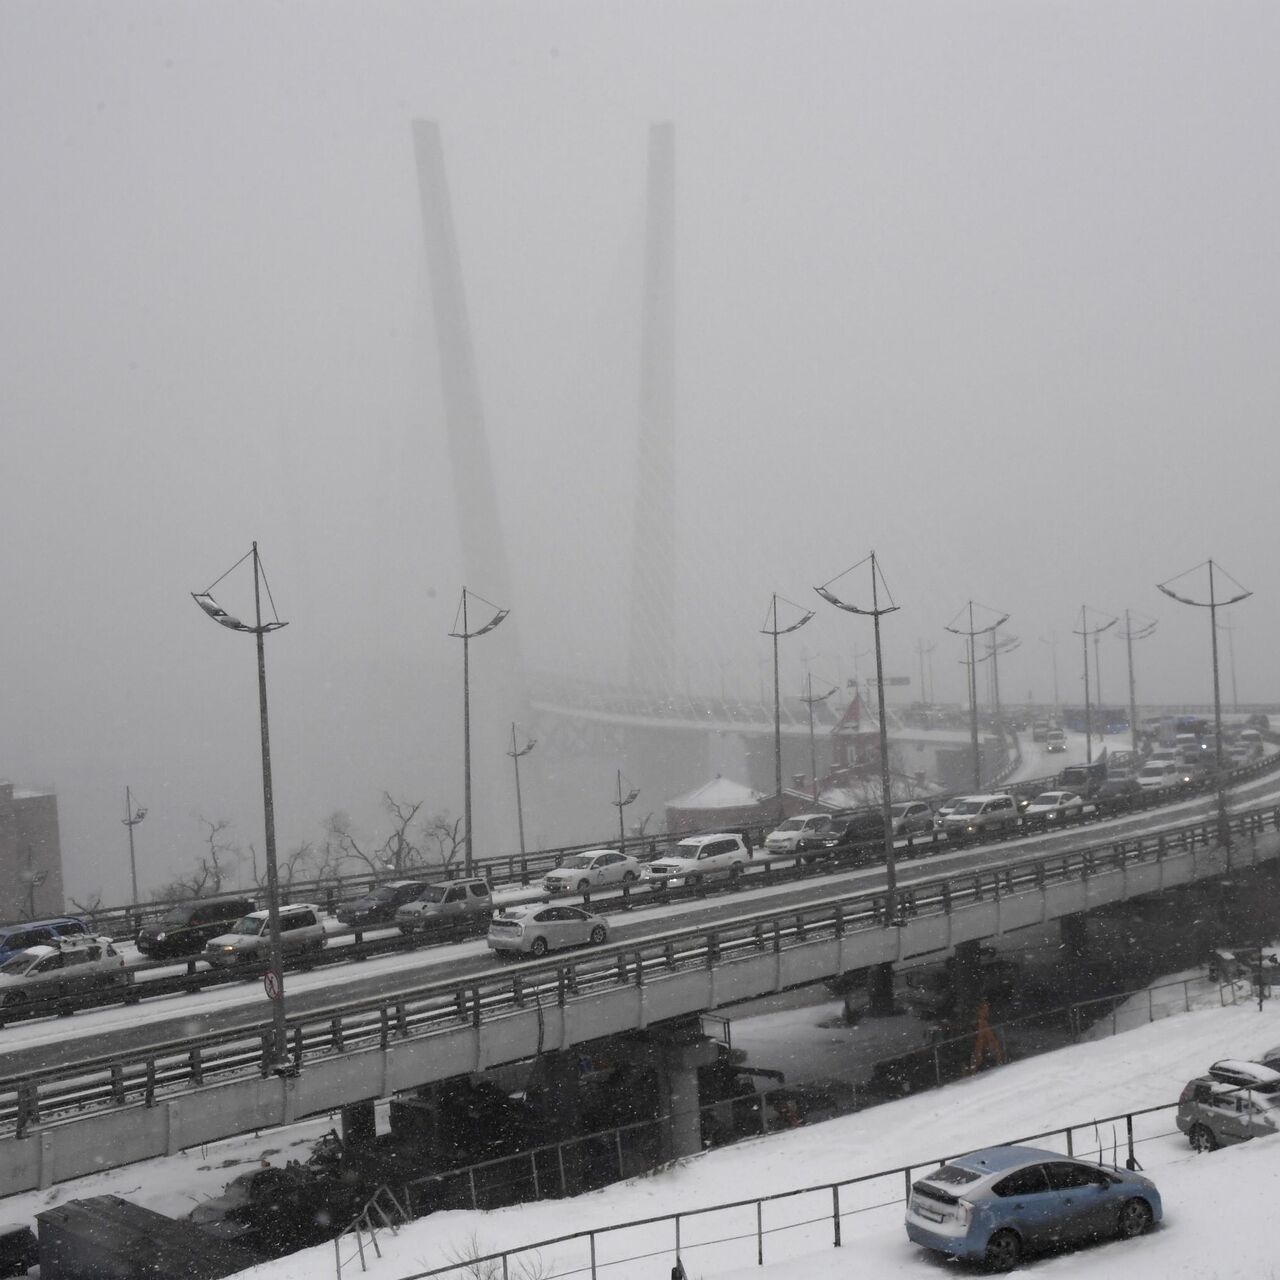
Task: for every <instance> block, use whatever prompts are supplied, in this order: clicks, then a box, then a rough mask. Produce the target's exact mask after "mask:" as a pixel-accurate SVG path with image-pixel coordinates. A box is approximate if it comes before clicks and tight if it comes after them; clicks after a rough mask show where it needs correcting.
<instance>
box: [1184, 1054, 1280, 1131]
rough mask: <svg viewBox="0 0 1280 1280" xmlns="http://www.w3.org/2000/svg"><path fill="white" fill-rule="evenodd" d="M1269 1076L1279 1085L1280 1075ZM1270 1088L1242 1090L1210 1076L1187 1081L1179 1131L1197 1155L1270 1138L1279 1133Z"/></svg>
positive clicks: (1277, 1098) (1278, 1107)
mask: <svg viewBox="0 0 1280 1280" xmlns="http://www.w3.org/2000/svg"><path fill="white" fill-rule="evenodd" d="M1215 1065H1217V1064H1215ZM1257 1070H1258V1071H1267V1068H1266V1067H1263V1066H1258V1067H1257ZM1268 1074H1269V1075H1272V1076H1275V1078H1276V1081H1280V1074H1277V1073H1276V1072H1269V1073H1268ZM1272 1087H1274V1085H1273V1084H1268V1085H1263V1086H1260V1087H1258V1088H1245V1087H1242V1086H1241V1085H1239V1084H1235V1083H1230V1084H1229V1083H1227V1082H1226V1081H1225V1080H1220V1079H1216V1078H1215V1077H1214V1075H1213V1074H1212V1073H1211V1074H1209V1075H1204V1076H1199V1077H1197V1078H1196V1079H1195V1080H1189V1081H1188V1082H1187V1084H1186V1085H1185V1086H1184V1087H1183V1090H1182V1096H1181V1097H1180V1098H1179V1099H1178V1115H1177V1124H1178V1128H1179V1129H1181V1130H1182V1132H1183V1133H1185V1134H1186V1135H1187V1141H1188V1142H1190V1144H1191V1146H1192V1148H1193V1149H1194V1150H1196V1151H1215V1150H1216V1149H1217V1148H1218V1147H1226V1146H1231V1145H1233V1144H1234V1143H1237V1142H1248V1141H1249V1139H1250V1138H1266V1137H1270V1136H1271V1135H1272V1134H1273V1133H1275V1132H1276V1131H1277V1130H1280V1093H1273V1092H1271V1091H1270V1089H1271V1088H1272Z"/></svg>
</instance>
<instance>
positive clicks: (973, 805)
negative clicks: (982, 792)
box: [952, 800, 982, 814]
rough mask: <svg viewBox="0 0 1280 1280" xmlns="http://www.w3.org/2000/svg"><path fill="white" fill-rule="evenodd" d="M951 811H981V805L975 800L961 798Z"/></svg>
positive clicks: (965, 812) (962, 812)
mask: <svg viewBox="0 0 1280 1280" xmlns="http://www.w3.org/2000/svg"><path fill="white" fill-rule="evenodd" d="M952 812H953V813H960V814H967V813H981V812H982V805H981V804H980V803H979V802H978V801H977V800H961V801H960V803H959V804H958V805H956V807H955V809H954V810H952Z"/></svg>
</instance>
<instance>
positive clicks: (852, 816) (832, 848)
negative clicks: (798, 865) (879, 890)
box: [796, 809, 885, 857]
mask: <svg viewBox="0 0 1280 1280" xmlns="http://www.w3.org/2000/svg"><path fill="white" fill-rule="evenodd" d="M884 831H885V828H884V814H883V813H882V812H881V811H880V810H879V809H857V810H855V811H854V812H853V813H845V814H837V815H836V816H835V817H834V818H832V820H831V822H830V823H829V824H828V826H827V827H826V828H825V829H824V830H822V831H820V832H817V833H815V834H814V835H812V836H808V837H805V838H804V839H802V840H801V841H800V842H799V843H798V844H797V845H796V852H797V853H808V854H810V855H816V854H819V853H822V854H833V853H838V852H842V851H844V850H858V851H859V852H861V851H862V850H863V849H864V848H865V850H866V851H867V853H868V854H869V855H870V857H874V856H875V851H876V849H877V848H881V849H882V848H883V847H884Z"/></svg>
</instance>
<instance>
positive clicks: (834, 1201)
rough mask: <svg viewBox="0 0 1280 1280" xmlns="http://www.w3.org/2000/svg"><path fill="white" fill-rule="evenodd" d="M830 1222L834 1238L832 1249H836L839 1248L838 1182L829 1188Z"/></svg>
mask: <svg viewBox="0 0 1280 1280" xmlns="http://www.w3.org/2000/svg"><path fill="white" fill-rule="evenodd" d="M831 1222H832V1227H833V1235H834V1237H835V1242H834V1245H833V1247H834V1248H836V1249H838V1248H840V1184H839V1183H838V1182H837V1183H836V1184H835V1186H833V1187H832V1188H831Z"/></svg>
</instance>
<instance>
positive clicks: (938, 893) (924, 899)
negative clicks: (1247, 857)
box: [0, 807, 1280, 1135]
mask: <svg viewBox="0 0 1280 1280" xmlns="http://www.w3.org/2000/svg"><path fill="white" fill-rule="evenodd" d="M1229 826H1230V832H1231V834H1232V836H1233V837H1235V838H1239V839H1245V838H1248V837H1250V836H1255V835H1257V834H1260V833H1261V832H1262V831H1264V830H1265V829H1266V827H1267V826H1270V827H1271V828H1273V829H1277V830H1280V807H1267V808H1262V809H1256V810H1249V811H1246V812H1244V813H1240V814H1236V815H1234V816H1233V817H1232V818H1231V819H1230V822H1229ZM1216 840H1217V823H1216V820H1213V819H1210V820H1207V821H1200V822H1196V823H1192V824H1188V825H1186V826H1182V827H1177V828H1170V829H1168V830H1164V831H1160V832H1157V833H1154V834H1150V835H1139V836H1136V837H1130V838H1128V839H1120V840H1114V841H1109V842H1107V843H1105V844H1099V845H1094V846H1091V847H1089V848H1086V849H1080V850H1073V851H1070V852H1068V853H1058V854H1053V853H1051V854H1042V855H1040V856H1038V857H1035V858H1031V859H1026V860H1020V861H1017V862H1010V863H1007V864H1004V865H1002V866H999V867H995V868H988V869H984V870H978V871H967V872H965V873H963V874H961V875H958V876H951V877H944V878H939V879H936V880H926V881H915V882H910V883H908V884H906V885H904V886H902V887H901V889H900V892H899V897H898V907H899V910H901V911H902V912H903V913H904V914H906V915H908V916H919V915H945V914H949V913H950V912H952V911H953V910H955V909H957V908H962V907H966V906H969V905H971V904H974V903H978V902H982V901H986V900H991V899H993V898H994V899H998V898H1000V897H1002V896H1009V895H1012V894H1015V893H1017V892H1019V891H1020V890H1023V889H1041V890H1042V889H1044V888H1045V887H1046V886H1047V885H1050V884H1055V883H1064V882H1071V881H1077V880H1081V879H1088V878H1089V877H1090V876H1093V875H1098V874H1105V873H1107V872H1111V871H1115V870H1122V869H1124V868H1125V867H1128V866H1131V865H1140V864H1143V863H1148V862H1153V861H1154V862H1159V861H1161V860H1162V859H1163V858H1164V857H1165V856H1166V855H1167V854H1169V853H1170V852H1172V851H1181V850H1187V849H1191V850H1194V849H1196V848H1198V847H1200V848H1209V847H1210V846H1212V845H1214V844H1215V843H1216ZM888 909H889V903H888V900H887V897H886V893H885V891H884V890H883V889H873V890H862V891H858V892H852V893H843V894H838V895H834V896H832V897H828V898H825V899H819V900H815V901H812V902H807V903H805V904H803V905H802V906H799V907H795V906H789V907H785V908H782V909H778V908H773V909H771V910H765V911H761V912H755V913H751V914H744V915H742V916H739V917H737V918H735V919H732V920H726V921H718V922H716V923H715V924H713V925H711V926H697V927H691V928H684V929H679V930H675V931H672V932H669V933H666V934H662V935H659V936H655V937H652V938H648V939H646V938H640V939H634V940H630V941H627V942H623V943H619V944H616V945H612V946H610V945H606V946H603V947H598V948H593V949H592V950H590V951H584V952H574V953H570V954H567V955H563V956H560V957H557V958H555V959H553V960H542V961H525V962H520V963H518V964H515V965H513V966H511V967H509V968H504V969H501V970H498V971H494V970H492V969H486V970H485V971H483V972H476V973H473V974H469V975H466V976H463V977H460V978H456V979H450V980H446V981H438V982H434V983H429V984H425V985H423V986H419V987H416V988H412V989H409V990H404V991H400V992H396V993H394V994H392V995H387V996H381V997H374V998H366V999H363V1000H357V1001H348V1002H343V1003H340V1004H334V1005H331V1006H329V1007H327V1008H323V1009H319V1010H315V1011H313V1012H311V1013H309V1014H306V1015H302V1016H300V1017H297V1018H290V1019H289V1020H288V1039H289V1057H290V1063H291V1066H292V1068H293V1069H294V1070H301V1069H302V1067H303V1066H304V1064H305V1063H306V1062H307V1061H308V1060H310V1059H314V1058H317V1057H320V1056H324V1055H330V1054H341V1053H346V1052H351V1051H354V1050H358V1049H382V1050H386V1049H387V1048H389V1047H390V1046H391V1045H392V1044H393V1043H395V1042H398V1041H402V1040H404V1039H407V1038H409V1037H415V1036H428V1035H431V1034H432V1033H434V1032H438V1031H444V1030H453V1029H456V1028H457V1027H458V1026H459V1025H460V1024H462V1025H466V1024H470V1025H471V1026H474V1027H479V1026H480V1025H481V1024H482V1023H484V1022H485V1021H487V1020H490V1019H493V1018H497V1017H501V1016H503V1015H504V1014H507V1013H513V1012H519V1011H521V1010H523V1009H525V1008H527V1007H529V1006H530V1005H535V1006H536V1005H557V1006H563V1005H565V1004H567V1003H568V1002H569V1001H570V1000H572V999H574V998H576V997H578V996H580V995H584V994H588V993H592V992H596V991H602V990H608V989H617V988H619V987H625V986H634V987H643V986H644V985H645V984H646V983H648V982H651V981H654V980H658V979H660V978H662V977H663V976H665V975H668V974H671V973H674V972H677V971H687V970H689V969H694V968H714V967H715V966H716V965H717V964H719V963H721V962H724V961H730V960H733V959H734V958H736V957H738V956H752V955H756V954H759V953H761V952H767V951H773V952H780V951H782V950H783V949H784V948H788V947H791V946H798V945H803V944H806V943H809V942H811V941H813V940H815V939H818V938H822V937H834V938H839V937H842V936H843V935H845V934H846V933H849V932H852V931H854V930H861V929H879V928H887V927H891V926H892V923H893V922H892V920H891V919H890V917H889V914H888ZM270 1034H271V1028H270V1024H269V1023H265V1022H264V1023H261V1024H258V1025H256V1026H254V1027H251V1028H246V1029H242V1030H236V1031H231V1032H227V1031H224V1032H213V1033H207V1034H205V1035H201V1036H192V1037H186V1038H182V1039H178V1040H173V1041H169V1042H167V1043H165V1044H161V1045H155V1046H151V1047H148V1048H147V1049H145V1050H142V1051H139V1052H137V1053H134V1054H127V1053H126V1054H112V1055H109V1056H105V1057H98V1058H93V1059H86V1060H83V1061H81V1062H78V1063H75V1064H69V1065H67V1066H64V1067H59V1068H57V1069H54V1070H50V1071H45V1072H40V1073H39V1074H33V1075H20V1076H6V1077H3V1078H0V1129H8V1130H10V1131H12V1132H15V1133H17V1134H18V1135H22V1134H25V1133H26V1132H27V1131H28V1130H29V1129H30V1128H31V1127H32V1126H33V1125H36V1124H39V1123H41V1122H48V1121H50V1120H53V1119H56V1118H59V1117H66V1116H71V1115H74V1114H76V1113H80V1112H84V1111H86V1110H88V1109H91V1108H102V1107H107V1108H111V1107H121V1106H125V1105H130V1104H137V1103H142V1104H143V1105H147V1106H154V1105H155V1104H156V1103H157V1101H158V1100H160V1099H161V1098H162V1097H163V1096H165V1095H171V1094H174V1093H177V1092H181V1091H184V1090H188V1089H191V1088H198V1087H200V1086H203V1085H205V1084H207V1083H211V1082H213V1081H215V1080H226V1079H229V1078H232V1077H243V1076H245V1075H253V1074H259V1075H261V1076H263V1077H266V1076H268V1075H270V1074H271V1072H272V1069H273V1063H272V1056H271V1053H270Z"/></svg>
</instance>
